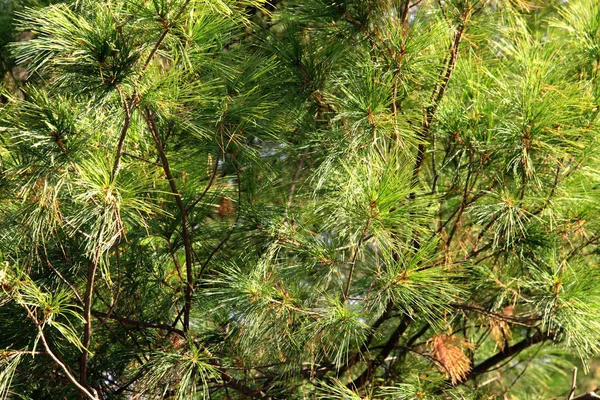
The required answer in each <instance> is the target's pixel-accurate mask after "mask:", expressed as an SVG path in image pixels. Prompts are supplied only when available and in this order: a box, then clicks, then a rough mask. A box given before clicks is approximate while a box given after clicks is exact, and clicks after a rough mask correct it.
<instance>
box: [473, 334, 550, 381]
mask: <svg viewBox="0 0 600 400" xmlns="http://www.w3.org/2000/svg"><path fill="white" fill-rule="evenodd" d="M548 339H550V335H549V334H547V333H544V332H541V331H538V332H536V333H535V334H534V335H532V336H529V337H526V338H525V339H523V340H521V341H520V342H518V343H516V344H514V345H512V346H510V347H506V348H504V350H503V351H500V352H498V353H496V354H495V355H493V356H492V357H490V358H488V359H487V360H484V361H482V362H481V363H479V364H478V365H476V366H475V367H474V368H473V369H472V370H471V372H470V373H469V375H467V377H466V378H465V379H464V380H463V381H462V382H461V383H464V382H466V381H467V380H469V379H472V378H474V377H476V376H478V375H481V374H484V373H486V372H487V371H488V370H489V369H490V368H492V367H493V366H494V365H496V364H498V363H500V362H502V361H503V360H505V359H507V358H509V357H513V356H515V355H518V354H519V353H520V352H522V351H523V350H525V349H527V348H529V347H531V346H533V345H536V344H538V343H542V342H545V341H546V340H548Z"/></svg>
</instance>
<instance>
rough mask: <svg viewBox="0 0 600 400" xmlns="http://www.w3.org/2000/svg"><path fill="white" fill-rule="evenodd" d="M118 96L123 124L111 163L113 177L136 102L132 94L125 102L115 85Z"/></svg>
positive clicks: (116, 170)
mask: <svg viewBox="0 0 600 400" xmlns="http://www.w3.org/2000/svg"><path fill="white" fill-rule="evenodd" d="M115 88H116V89H117V92H118V93H119V96H120V97H121V102H122V104H123V109H124V110H125V121H123V126H122V127H121V134H120V135H119V142H118V143H117V152H116V154H115V161H114V164H113V169H112V175H111V177H112V178H113V179H115V177H116V176H117V173H118V172H119V169H120V168H121V156H122V154H123V144H124V143H125V137H126V136H127V131H128V130H129V126H130V125H131V112H132V111H133V108H134V107H135V103H136V95H135V94H134V95H133V96H132V97H131V100H130V102H129V104H128V103H127V99H126V98H125V94H124V93H123V91H122V90H121V88H120V86H119V85H115Z"/></svg>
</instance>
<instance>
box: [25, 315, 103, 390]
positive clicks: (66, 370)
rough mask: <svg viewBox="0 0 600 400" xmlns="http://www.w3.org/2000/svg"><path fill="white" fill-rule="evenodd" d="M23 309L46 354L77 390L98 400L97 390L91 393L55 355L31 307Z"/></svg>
mask: <svg viewBox="0 0 600 400" xmlns="http://www.w3.org/2000/svg"><path fill="white" fill-rule="evenodd" d="M23 307H25V310H27V314H28V315H29V318H31V320H32V321H33V323H34V324H35V327H36V328H37V330H38V333H39V335H40V339H41V340H42V344H43V345H44V349H45V350H46V353H48V355H49V356H50V358H52V360H54V362H55V363H56V364H57V365H58V366H59V367H60V368H61V369H62V370H63V372H64V373H65V374H66V375H67V378H68V379H69V380H70V381H71V383H73V385H75V386H76V387H77V389H79V390H80V391H81V392H82V393H83V394H84V395H86V396H87V397H89V398H90V399H92V400H98V395H97V394H96V393H95V390H94V389H91V391H90V390H88V389H87V388H86V387H84V386H82V385H81V384H80V383H79V382H78V381H77V379H76V378H75V377H74V376H73V374H71V372H70V371H69V368H67V366H66V365H65V363H64V362H62V361H61V360H60V358H58V356H57V355H56V354H54V352H53V351H52V349H51V348H50V345H49V344H48V341H47V340H46V335H44V330H43V329H42V326H41V324H40V322H39V321H38V319H37V318H36V317H35V314H34V313H33V311H32V310H31V309H30V308H29V306H28V305H27V304H23Z"/></svg>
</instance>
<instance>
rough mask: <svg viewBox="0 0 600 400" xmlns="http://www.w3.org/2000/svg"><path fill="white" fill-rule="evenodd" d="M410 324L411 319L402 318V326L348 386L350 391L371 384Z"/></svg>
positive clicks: (397, 328)
mask: <svg viewBox="0 0 600 400" xmlns="http://www.w3.org/2000/svg"><path fill="white" fill-rule="evenodd" d="M409 324H410V318H409V317H408V316H404V317H402V319H401V320H400V324H399V325H398V326H397V327H396V329H395V330H394V331H393V332H392V334H391V336H390V337H389V338H388V340H387V342H386V343H385V345H384V346H383V348H382V349H381V351H380V352H379V354H378V355H377V358H376V359H375V360H374V361H373V362H370V363H367V369H365V371H364V372H363V373H362V374H360V375H359V376H358V377H357V378H355V379H354V380H353V381H352V382H350V383H348V384H347V385H346V386H347V387H348V388H349V389H360V388H362V387H363V386H364V385H366V384H367V383H368V382H369V380H370V379H371V377H372V376H373V374H374V373H375V371H376V369H377V368H379V367H380V366H381V365H382V364H383V363H384V362H385V359H386V358H387V357H388V356H389V355H390V353H391V352H392V350H394V348H395V347H396V345H397V344H398V341H399V340H400V337H402V335H403V334H404V332H405V331H406V328H408V325H409Z"/></svg>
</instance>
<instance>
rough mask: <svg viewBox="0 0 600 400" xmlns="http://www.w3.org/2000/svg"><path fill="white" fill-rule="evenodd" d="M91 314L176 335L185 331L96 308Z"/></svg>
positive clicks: (183, 334) (181, 334) (183, 333)
mask: <svg viewBox="0 0 600 400" xmlns="http://www.w3.org/2000/svg"><path fill="white" fill-rule="evenodd" d="M92 315H94V317H96V318H103V319H111V320H114V321H118V322H121V323H123V324H124V325H131V326H137V327H142V328H152V329H162V330H165V331H168V332H172V333H175V334H177V335H180V336H183V337H185V332H183V331H182V330H181V329H177V328H173V327H172V326H171V325H169V324H162V323H154V322H146V321H138V320H135V319H130V318H126V317H121V316H120V315H117V314H114V313H113V314H112V315H109V314H107V313H105V312H102V311H96V310H92Z"/></svg>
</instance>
